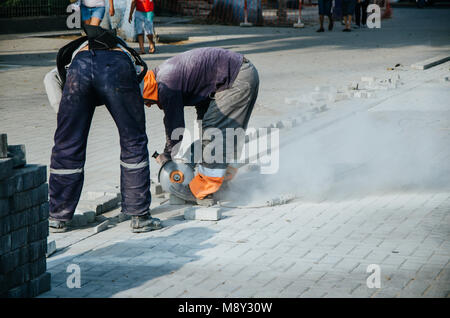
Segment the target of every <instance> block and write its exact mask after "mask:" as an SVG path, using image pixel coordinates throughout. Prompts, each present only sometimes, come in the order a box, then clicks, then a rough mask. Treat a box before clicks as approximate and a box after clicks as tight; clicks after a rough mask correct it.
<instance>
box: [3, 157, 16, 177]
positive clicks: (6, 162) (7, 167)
mask: <svg viewBox="0 0 450 318" xmlns="http://www.w3.org/2000/svg"><path fill="white" fill-rule="evenodd" d="M13 168H14V161H13V159H12V158H0V182H1V180H3V179H6V178H9V177H10V176H11V175H12V174H13Z"/></svg>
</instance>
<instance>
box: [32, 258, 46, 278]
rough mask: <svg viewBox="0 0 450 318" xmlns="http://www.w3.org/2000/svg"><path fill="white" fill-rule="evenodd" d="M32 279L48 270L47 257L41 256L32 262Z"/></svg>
mask: <svg viewBox="0 0 450 318" xmlns="http://www.w3.org/2000/svg"><path fill="white" fill-rule="evenodd" d="M29 265H30V279H34V278H35V277H38V276H40V275H41V274H43V273H45V271H46V270H47V258H46V257H45V255H44V257H41V258H39V259H38V260H36V261H34V262H30V264H29Z"/></svg>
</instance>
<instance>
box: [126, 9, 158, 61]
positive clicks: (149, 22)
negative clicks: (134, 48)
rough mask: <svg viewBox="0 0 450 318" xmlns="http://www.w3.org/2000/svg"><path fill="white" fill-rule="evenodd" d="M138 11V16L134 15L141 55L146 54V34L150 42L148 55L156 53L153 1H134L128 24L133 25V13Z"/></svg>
mask: <svg viewBox="0 0 450 318" xmlns="http://www.w3.org/2000/svg"><path fill="white" fill-rule="evenodd" d="M135 9H136V14H135V15H134V28H135V30H136V34H137V38H138V42H139V48H140V52H139V54H145V49H144V33H145V34H146V35H147V38H148V42H149V46H150V47H149V51H148V53H150V54H153V53H155V50H156V49H155V42H154V41H153V33H154V31H153V10H154V5H153V0H132V2H131V9H130V16H129V17H128V22H129V23H131V20H132V19H133V13H134V10H135Z"/></svg>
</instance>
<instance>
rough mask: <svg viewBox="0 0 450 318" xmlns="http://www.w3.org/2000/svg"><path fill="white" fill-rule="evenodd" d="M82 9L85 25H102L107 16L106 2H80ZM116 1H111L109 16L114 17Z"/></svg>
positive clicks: (82, 18)
mask: <svg viewBox="0 0 450 318" xmlns="http://www.w3.org/2000/svg"><path fill="white" fill-rule="evenodd" d="M78 5H79V6H80V9H81V20H82V21H83V23H85V24H89V25H100V23H101V22H102V19H103V17H104V15H105V10H106V9H105V0H79V1H78ZM114 14H115V12H114V1H113V0H109V15H110V16H111V17H113V16H114Z"/></svg>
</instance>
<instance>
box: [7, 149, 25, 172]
mask: <svg viewBox="0 0 450 318" xmlns="http://www.w3.org/2000/svg"><path fill="white" fill-rule="evenodd" d="M8 157H9V158H12V159H13V166H14V168H18V167H23V166H24V165H26V164H27V159H26V150H25V145H8Z"/></svg>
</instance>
